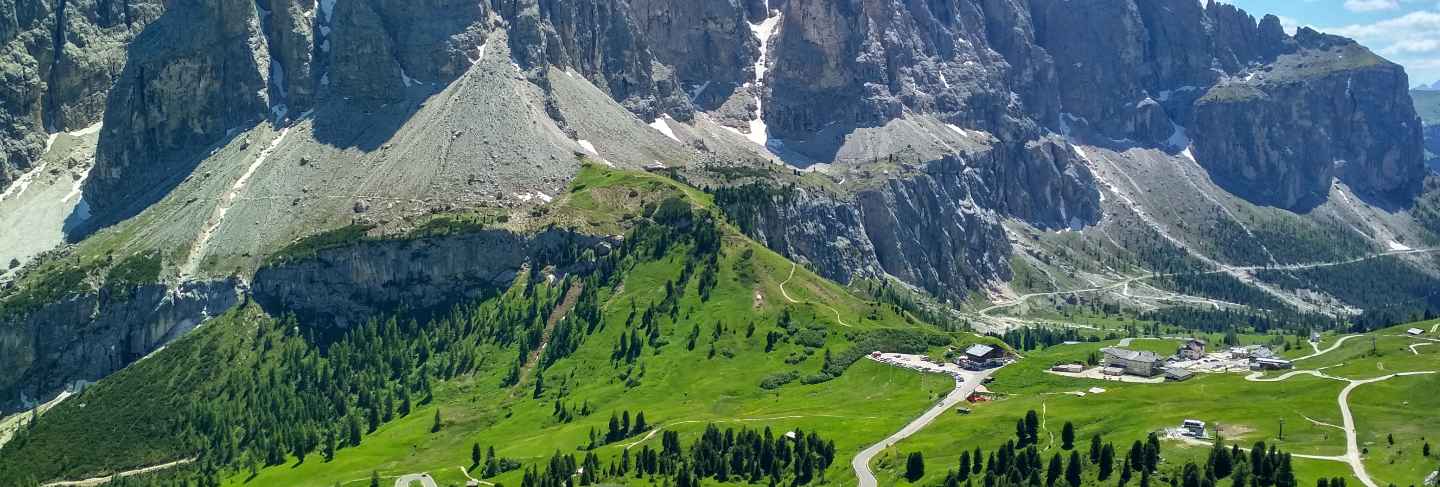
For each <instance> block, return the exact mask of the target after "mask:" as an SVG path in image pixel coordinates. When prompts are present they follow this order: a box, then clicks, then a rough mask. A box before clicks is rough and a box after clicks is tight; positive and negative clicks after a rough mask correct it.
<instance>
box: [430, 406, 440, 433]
mask: <svg viewBox="0 0 1440 487" xmlns="http://www.w3.org/2000/svg"><path fill="white" fill-rule="evenodd" d="M437 431H440V408H435V424H434V425H433V426H431V427H430V432H431V433H435V432H437Z"/></svg>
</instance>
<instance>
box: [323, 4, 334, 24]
mask: <svg viewBox="0 0 1440 487" xmlns="http://www.w3.org/2000/svg"><path fill="white" fill-rule="evenodd" d="M320 14H321V15H324V16H325V22H326V23H329V22H330V19H331V17H334V15H335V0H320Z"/></svg>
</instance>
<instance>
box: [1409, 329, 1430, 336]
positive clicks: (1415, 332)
mask: <svg viewBox="0 0 1440 487" xmlns="http://www.w3.org/2000/svg"><path fill="white" fill-rule="evenodd" d="M1405 333H1409V334H1410V335H1412V336H1420V335H1424V334H1425V330H1421V329H1419V328H1411V329H1409V330H1405Z"/></svg>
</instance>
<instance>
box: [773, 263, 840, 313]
mask: <svg viewBox="0 0 1440 487" xmlns="http://www.w3.org/2000/svg"><path fill="white" fill-rule="evenodd" d="M797 267H800V265H799V264H796V263H794V262H791V263H790V275H789V276H788V277H786V278H785V280H784V281H780V295H781V296H784V297H785V300H786V301H789V302H790V303H791V304H805V303H807V301H797V300H796V299H795V298H792V297H790V292H789V291H786V290H785V284H787V283H789V282H790V280H791V279H794V278H795V268H797ZM808 303H809V304H813V305H816V306H819V307H822V308H825V309H828V310H830V312H831V313H835V321H836V322H838V323H840V326H843V327H846V328H850V324H849V323H846V322H845V320H844V319H843V318H841V317H840V310H838V309H835V307H834V306H830V305H828V304H822V303H816V302H813V301H811V302H808Z"/></svg>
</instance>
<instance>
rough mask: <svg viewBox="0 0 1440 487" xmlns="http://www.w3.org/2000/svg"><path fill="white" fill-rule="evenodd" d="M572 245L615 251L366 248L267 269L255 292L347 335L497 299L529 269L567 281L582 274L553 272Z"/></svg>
mask: <svg viewBox="0 0 1440 487" xmlns="http://www.w3.org/2000/svg"><path fill="white" fill-rule="evenodd" d="M568 245H573V246H578V247H579V248H583V249H595V250H596V251H597V253H599V254H600V255H603V254H604V252H605V251H606V250H607V249H608V248H609V247H608V246H607V245H608V243H605V241H604V239H602V238H599V237H595V236H585V235H579V234H575V233H572V232H567V231H561V230H550V231H546V232H542V233H540V234H537V235H521V234H516V233H513V232H509V231H504V230H487V231H480V232H475V233H468V234H461V235H456V236H446V237H433V238H421V239H415V240H387V241H375V242H362V243H358V244H356V245H353V246H345V247H341V248H337V249H329V250H323V251H320V252H318V253H317V255H314V256H311V257H307V258H303V259H297V260H294V261H287V262H283V263H278V264H275V265H271V266H268V267H265V268H263V269H261V270H260V272H258V273H256V275H255V282H254V284H253V285H252V289H253V292H254V296H255V299H256V301H257V302H259V303H260V304H261V305H262V306H265V307H267V308H273V309H275V310H277V311H278V312H294V313H296V314H298V315H300V316H301V317H302V318H304V319H305V321H307V322H309V323H312V324H316V325H321V326H334V327H341V328H343V327H348V326H352V325H355V324H360V323H363V322H364V320H366V319H369V318H371V317H374V316H377V315H379V314H383V313H385V312H388V311H393V310H397V309H406V310H410V311H417V312H424V311H433V310H436V309H437V308H441V307H443V306H445V305H450V304H454V303H456V302H459V301H461V300H462V299H465V298H473V297H477V296H480V295H483V294H484V293H487V292H494V291H495V290H496V289H503V288H505V287H508V286H509V285H510V283H511V282H512V281H514V279H515V277H516V275H517V273H519V272H520V271H521V270H524V269H527V268H528V269H531V270H533V271H535V272H537V273H539V272H541V271H545V272H552V273H554V274H558V275H561V276H563V275H565V274H568V273H570V272H573V271H575V270H576V269H574V268H570V267H563V266H562V267H561V268H559V269H549V270H547V267H550V266H553V265H556V262H555V261H553V260H552V259H553V257H554V256H557V255H560V252H558V251H557V250H558V249H560V248H562V247H564V246H568Z"/></svg>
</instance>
